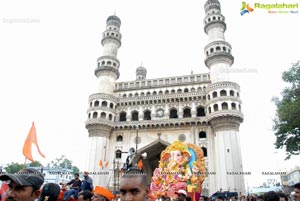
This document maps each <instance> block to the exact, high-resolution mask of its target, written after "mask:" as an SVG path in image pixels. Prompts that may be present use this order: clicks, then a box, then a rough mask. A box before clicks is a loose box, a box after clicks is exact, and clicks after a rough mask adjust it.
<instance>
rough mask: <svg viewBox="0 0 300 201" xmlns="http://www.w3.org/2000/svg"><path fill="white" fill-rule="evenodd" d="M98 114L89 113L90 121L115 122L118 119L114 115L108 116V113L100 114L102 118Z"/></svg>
mask: <svg viewBox="0 0 300 201" xmlns="http://www.w3.org/2000/svg"><path fill="white" fill-rule="evenodd" d="M98 114H99V113H98V112H92V113H89V115H88V117H89V119H91V118H92V119H98V118H100V119H108V120H110V121H115V120H116V117H114V116H113V115H112V114H108V115H107V114H106V112H101V113H100V116H98Z"/></svg>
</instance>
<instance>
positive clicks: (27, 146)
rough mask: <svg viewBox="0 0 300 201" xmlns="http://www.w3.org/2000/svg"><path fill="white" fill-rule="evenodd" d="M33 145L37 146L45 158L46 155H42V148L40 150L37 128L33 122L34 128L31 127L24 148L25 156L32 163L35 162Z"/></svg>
mask: <svg viewBox="0 0 300 201" xmlns="http://www.w3.org/2000/svg"><path fill="white" fill-rule="evenodd" d="M32 144H35V146H36V148H37V150H38V152H39V154H40V155H41V156H42V157H44V158H45V155H44V154H42V152H41V151H40V148H39V145H38V143H37V138H36V130H35V126H34V122H32V126H31V129H30V131H29V133H28V135H27V138H26V140H25V143H24V147H23V154H24V156H25V157H26V158H27V159H28V160H30V161H32V162H33V161H34V160H33V158H32V151H31V145H32Z"/></svg>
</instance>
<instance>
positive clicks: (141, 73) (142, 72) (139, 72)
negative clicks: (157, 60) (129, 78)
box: [136, 66, 147, 80]
mask: <svg viewBox="0 0 300 201" xmlns="http://www.w3.org/2000/svg"><path fill="white" fill-rule="evenodd" d="M146 75H147V69H146V68H145V67H143V66H140V67H138V68H137V69H136V79H137V80H145V79H146Z"/></svg>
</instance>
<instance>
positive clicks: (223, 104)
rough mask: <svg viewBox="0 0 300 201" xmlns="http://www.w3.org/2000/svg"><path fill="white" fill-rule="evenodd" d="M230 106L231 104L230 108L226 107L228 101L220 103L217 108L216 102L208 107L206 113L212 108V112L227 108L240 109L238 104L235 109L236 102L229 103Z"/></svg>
mask: <svg viewBox="0 0 300 201" xmlns="http://www.w3.org/2000/svg"><path fill="white" fill-rule="evenodd" d="M230 106H231V108H229V107H228V103H226V102H223V103H222V104H221V107H220V108H219V105H218V104H214V105H213V106H212V107H211V106H209V107H208V113H209V114H210V113H212V109H213V112H217V111H219V110H229V109H231V110H241V105H240V104H239V106H238V109H237V105H236V103H231V104H230Z"/></svg>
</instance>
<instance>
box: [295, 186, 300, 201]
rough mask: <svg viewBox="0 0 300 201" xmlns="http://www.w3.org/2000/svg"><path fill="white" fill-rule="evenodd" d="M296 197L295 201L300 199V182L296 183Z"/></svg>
mask: <svg viewBox="0 0 300 201" xmlns="http://www.w3.org/2000/svg"><path fill="white" fill-rule="evenodd" d="M294 198H295V201H300V183H296V184H295V185H294Z"/></svg>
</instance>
